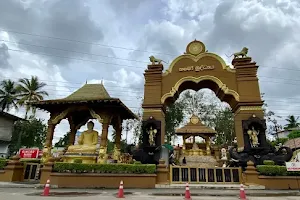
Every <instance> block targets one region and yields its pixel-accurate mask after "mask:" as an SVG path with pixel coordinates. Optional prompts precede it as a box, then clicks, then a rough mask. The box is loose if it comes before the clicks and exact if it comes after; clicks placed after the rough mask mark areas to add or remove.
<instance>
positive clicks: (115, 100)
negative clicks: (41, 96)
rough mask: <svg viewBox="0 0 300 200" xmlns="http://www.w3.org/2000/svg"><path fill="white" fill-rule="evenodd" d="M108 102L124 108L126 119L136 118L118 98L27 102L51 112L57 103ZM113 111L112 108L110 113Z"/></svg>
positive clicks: (67, 104)
mask: <svg viewBox="0 0 300 200" xmlns="http://www.w3.org/2000/svg"><path fill="white" fill-rule="evenodd" d="M108 103H115V104H116V106H120V107H122V108H123V109H124V111H125V112H126V114H127V116H128V117H127V118H126V119H138V117H137V115H136V114H134V113H133V112H132V111H131V110H130V109H129V108H128V107H127V106H126V105H125V104H124V103H123V102H122V101H121V100H120V99H118V98H109V99H88V100H73V101H70V100H67V99H56V100H43V101H38V102H30V103H29V104H30V105H32V106H34V107H36V108H39V109H42V110H45V111H48V112H50V113H51V112H53V111H54V110H56V108H57V106H58V105H64V106H66V108H67V107H69V106H70V107H71V106H74V105H83V104H87V105H94V104H103V105H105V104H108ZM113 112H115V111H113V110H112V113H113Z"/></svg>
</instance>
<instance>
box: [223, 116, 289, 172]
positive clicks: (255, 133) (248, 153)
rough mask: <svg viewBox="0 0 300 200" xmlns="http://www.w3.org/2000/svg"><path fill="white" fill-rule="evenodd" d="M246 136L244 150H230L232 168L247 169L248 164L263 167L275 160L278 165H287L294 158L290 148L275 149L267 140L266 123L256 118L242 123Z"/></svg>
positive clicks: (235, 148)
mask: <svg viewBox="0 0 300 200" xmlns="http://www.w3.org/2000/svg"><path fill="white" fill-rule="evenodd" d="M242 127H243V133H244V134H243V135H244V144H245V146H244V150H243V151H238V148H237V145H236V144H235V146H233V147H232V148H230V149H229V154H230V158H231V159H230V164H229V166H231V167H238V166H239V167H242V169H243V170H245V169H246V167H247V162H248V161H252V162H253V163H254V165H262V164H263V163H264V161H265V160H273V161H274V162H275V164H277V165H285V162H287V161H289V160H290V159H291V158H292V155H293V152H292V150H291V149H290V148H288V147H281V148H279V149H278V150H276V149H275V148H273V147H272V146H271V145H270V144H268V143H267V140H266V134H265V131H266V121H265V120H262V119H259V118H258V117H256V116H254V115H253V116H252V117H250V118H249V119H248V120H244V121H242Z"/></svg>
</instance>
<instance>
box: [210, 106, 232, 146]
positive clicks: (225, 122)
mask: <svg viewBox="0 0 300 200" xmlns="http://www.w3.org/2000/svg"><path fill="white" fill-rule="evenodd" d="M214 124H215V125H214V128H215V130H216V131H217V135H216V138H215V142H216V144H218V145H232V141H233V139H234V116H233V113H232V111H231V109H230V108H228V107H227V108H225V109H224V110H220V111H218V112H217V114H216V117H215V119H214Z"/></svg>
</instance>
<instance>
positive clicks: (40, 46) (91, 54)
mask: <svg viewBox="0 0 300 200" xmlns="http://www.w3.org/2000/svg"><path fill="white" fill-rule="evenodd" d="M0 41H2V42H8V43H14V44H22V45H27V46H33V47H39V48H46V49H53V50H59V51H65V52H72V53H80V54H85V55H90V56H99V57H106V58H112V59H119V60H126V61H132V62H141V63H148V62H145V61H141V60H130V59H126V58H119V57H112V56H106V55H100V54H93V53H86V52H82V51H81V52H80V51H73V50H66V49H61V48H56V47H49V46H42V45H34V44H27V43H23V42H12V41H8V40H0Z"/></svg>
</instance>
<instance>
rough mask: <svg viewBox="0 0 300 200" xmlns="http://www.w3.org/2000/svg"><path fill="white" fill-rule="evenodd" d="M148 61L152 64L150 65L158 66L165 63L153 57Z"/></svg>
mask: <svg viewBox="0 0 300 200" xmlns="http://www.w3.org/2000/svg"><path fill="white" fill-rule="evenodd" d="M149 59H150V62H151V63H152V65H160V64H161V62H164V63H166V62H165V61H163V60H161V59H158V58H155V57H154V56H150V57H149Z"/></svg>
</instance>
